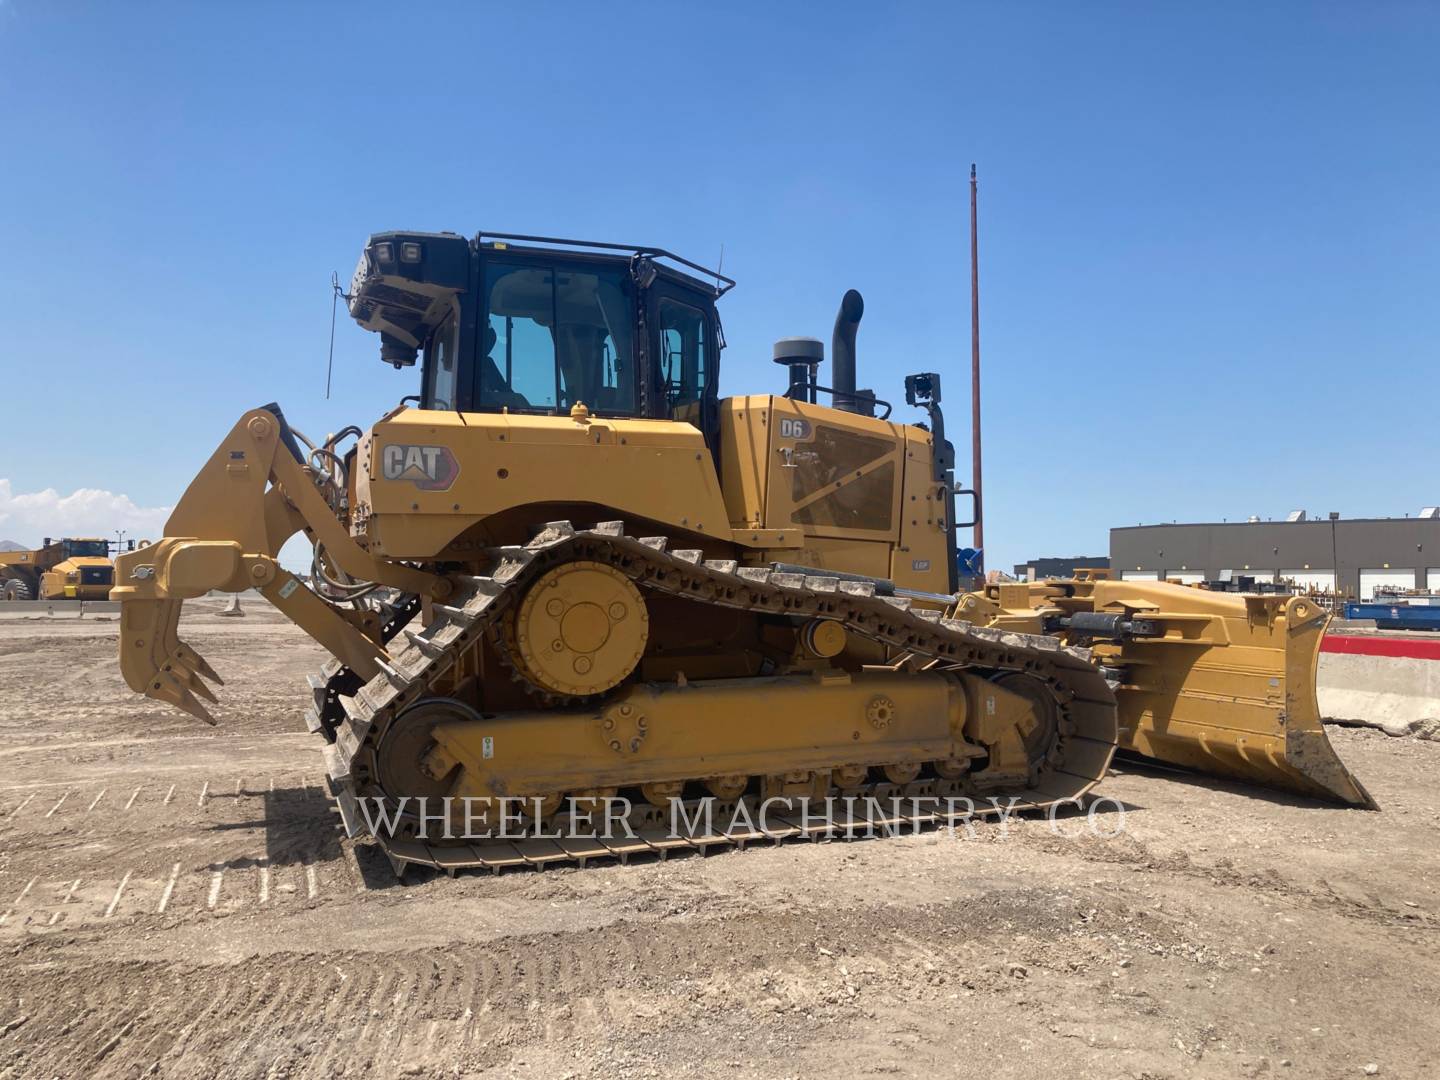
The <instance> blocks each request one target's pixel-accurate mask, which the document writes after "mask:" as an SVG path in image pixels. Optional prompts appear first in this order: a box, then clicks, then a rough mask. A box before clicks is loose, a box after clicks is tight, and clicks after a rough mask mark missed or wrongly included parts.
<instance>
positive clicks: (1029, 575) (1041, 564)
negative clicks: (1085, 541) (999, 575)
mask: <svg viewBox="0 0 1440 1080" xmlns="http://www.w3.org/2000/svg"><path fill="white" fill-rule="evenodd" d="M1109 565H1110V560H1109V558H1108V557H1106V556H1104V555H1074V556H1071V557H1069V558H1044V559H1031V560H1029V561H1028V562H1023V563H1016V564H1015V579H1016V580H1017V581H1044V580H1045V579H1046V578H1068V577H1074V576H1075V571H1076V570H1097V569H1098V570H1104V569H1106V568H1107V567H1108V566H1109Z"/></svg>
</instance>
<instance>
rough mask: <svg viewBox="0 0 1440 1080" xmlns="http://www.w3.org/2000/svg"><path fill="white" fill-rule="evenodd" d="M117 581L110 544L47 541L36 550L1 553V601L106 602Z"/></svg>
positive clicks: (77, 539)
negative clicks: (111, 558) (111, 588)
mask: <svg viewBox="0 0 1440 1080" xmlns="http://www.w3.org/2000/svg"><path fill="white" fill-rule="evenodd" d="M114 580H115V565H114V563H112V562H111V561H110V543H109V541H107V540H102V539H99V538H97V537H93V536H91V537H68V536H67V537H64V538H63V539H60V540H51V539H50V537H48V536H47V537H46V538H45V542H44V543H43V544H41V545H40V547H38V548H36V549H34V550H32V551H0V600H104V599H105V598H106V597H108V596H109V595H110V586H111V585H112V584H113V583H114Z"/></svg>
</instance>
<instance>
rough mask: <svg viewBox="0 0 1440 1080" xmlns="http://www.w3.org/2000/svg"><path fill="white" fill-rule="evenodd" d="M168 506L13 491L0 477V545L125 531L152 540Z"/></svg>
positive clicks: (85, 493)
mask: <svg viewBox="0 0 1440 1080" xmlns="http://www.w3.org/2000/svg"><path fill="white" fill-rule="evenodd" d="M171 509H172V507H169V506H156V507H146V506H136V505H135V503H134V502H132V501H131V499H130V496H128V495H118V494H116V493H115V492H113V491H102V490H100V489H98V488H80V489H79V490H78V491H73V492H71V493H70V494H69V495H61V494H60V493H59V492H58V491H56V490H55V489H54V488H46V489H45V490H44V491H33V492H25V491H22V492H16V491H13V490H12V489H11V486H10V481H9V480H6V479H4V478H0V540H16V541H19V542H20V543H22V544H31V545H36V544H39V543H40V541H41V540H42V539H44V538H45V537H47V536H52V537H60V536H103V537H105V538H106V539H113V538H114V536H115V530H116V529H124V530H125V536H126V538H127V539H131V538H133V539H137V540H155V539H159V538H160V537H161V536H162V535H163V534H164V532H165V519H166V518H168V517H169V516H170V511H171Z"/></svg>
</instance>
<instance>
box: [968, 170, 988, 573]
mask: <svg viewBox="0 0 1440 1080" xmlns="http://www.w3.org/2000/svg"><path fill="white" fill-rule="evenodd" d="M978 201H979V195H978V185H977V184H976V181H975V166H974V165H973V164H972V165H971V166H970V460H971V462H972V463H973V466H974V470H975V477H974V479H973V481H972V482H971V485H970V486H971V487H973V488H974V489H975V547H976V549H977V550H979V551H981V552H982V555H981V567H982V568H983V567H984V555H983V552H984V549H985V510H984V500H983V497H982V495H981V493H980V492H981V488H980V233H979V231H978V228H977V215H976V205H977V203H978Z"/></svg>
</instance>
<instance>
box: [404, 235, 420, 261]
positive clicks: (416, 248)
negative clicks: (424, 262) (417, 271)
mask: <svg viewBox="0 0 1440 1080" xmlns="http://www.w3.org/2000/svg"><path fill="white" fill-rule="evenodd" d="M400 261H401V262H403V263H418V262H419V261H420V245H419V244H417V243H415V242H413V241H408V240H407V241H406V242H405V243H403V244H401V245H400Z"/></svg>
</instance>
